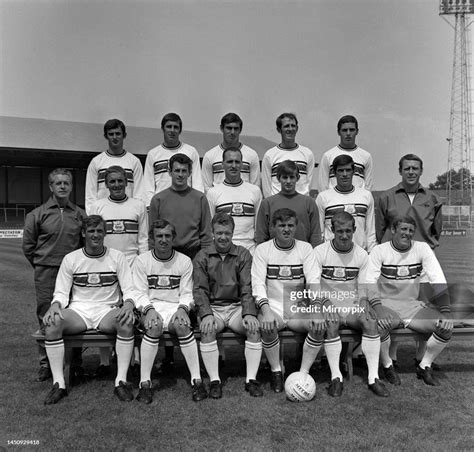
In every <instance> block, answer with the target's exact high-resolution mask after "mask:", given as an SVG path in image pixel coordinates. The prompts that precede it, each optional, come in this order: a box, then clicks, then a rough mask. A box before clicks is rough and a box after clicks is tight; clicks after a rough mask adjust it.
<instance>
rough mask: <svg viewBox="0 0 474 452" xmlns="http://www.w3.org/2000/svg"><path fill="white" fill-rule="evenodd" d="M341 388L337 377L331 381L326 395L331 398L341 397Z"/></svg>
mask: <svg viewBox="0 0 474 452" xmlns="http://www.w3.org/2000/svg"><path fill="white" fill-rule="evenodd" d="M343 387H344V386H343V384H342V381H341V379H340V378H339V377H337V378H335V379H334V380H331V384H330V385H329V388H328V394H329V395H330V396H331V397H341V395H342V389H343Z"/></svg>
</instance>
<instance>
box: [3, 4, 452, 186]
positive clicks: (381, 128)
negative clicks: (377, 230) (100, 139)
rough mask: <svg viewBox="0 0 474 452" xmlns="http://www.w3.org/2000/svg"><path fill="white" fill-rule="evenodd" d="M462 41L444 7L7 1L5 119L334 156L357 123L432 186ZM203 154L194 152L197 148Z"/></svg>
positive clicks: (369, 141)
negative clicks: (118, 126)
mask: <svg viewBox="0 0 474 452" xmlns="http://www.w3.org/2000/svg"><path fill="white" fill-rule="evenodd" d="M453 42H454V30H453V29H452V28H451V27H450V26H449V25H448V24H447V23H446V22H445V21H444V20H443V19H442V18H441V17H440V16H439V15H438V1H437V0H399V1H395V0H304V1H303V0H301V1H297V0H293V1H290V0H253V1H250V0H220V1H218V0H194V1H192V0H155V1H151V0H148V1H145V0H134V1H132V0H110V1H104V0H35V1H31V0H0V52H1V53H0V58H1V69H0V71H1V72H0V115H3V116H17V117H28V118H45V119H57V120H67V121H79V122H97V123H103V122H105V121H106V120H107V119H109V118H111V117H118V118H120V119H122V120H123V121H124V122H125V123H126V124H128V125H133V126H143V127H159V122H160V119H161V117H162V116H163V115H164V114H165V113H167V112H169V111H176V112H178V113H179V114H180V115H181V117H182V118H183V123H184V124H183V125H184V129H186V130H193V131H204V132H218V131H219V123H220V118H221V117H222V116H223V115H224V114H225V113H227V112H229V111H234V112H237V113H238V114H239V115H240V116H241V117H242V119H243V121H244V130H243V133H244V134H249V135H260V136H263V137H265V138H267V139H270V140H273V141H275V142H279V138H280V137H279V135H278V133H277V131H276V127H275V119H276V117H277V116H278V115H279V114H280V113H282V112H284V111H290V112H294V113H296V114H297V116H298V120H299V133H298V136H297V141H298V142H299V143H300V144H302V145H305V146H308V147H309V148H310V149H312V150H313V152H314V154H315V155H316V160H317V161H318V160H319V158H320V156H321V155H322V153H324V152H325V151H326V150H328V149H329V148H331V147H333V146H334V145H336V144H337V143H338V136H337V133H336V124H337V121H338V119H339V118H340V117H341V116H343V115H345V114H353V115H355V116H356V117H357V118H358V120H359V130H360V131H359V136H358V140H357V143H358V144H359V146H361V147H362V148H364V149H366V150H367V151H369V152H370V153H371V154H372V156H373V158H374V164H375V172H376V177H375V189H378V190H381V189H385V188H389V187H390V186H393V185H395V184H396V183H397V182H398V181H399V179H400V176H399V174H398V160H399V158H400V157H401V156H402V155H404V154H406V153H415V154H418V155H420V157H422V159H423V160H424V162H425V170H424V175H423V177H422V183H424V184H428V183H429V182H434V180H435V178H436V175H437V174H441V173H443V172H445V171H446V170H447V160H448V155H447V153H448V143H447V141H446V138H447V137H448V135H449V113H450V97H451V74H452V60H453ZM190 144H192V143H190Z"/></svg>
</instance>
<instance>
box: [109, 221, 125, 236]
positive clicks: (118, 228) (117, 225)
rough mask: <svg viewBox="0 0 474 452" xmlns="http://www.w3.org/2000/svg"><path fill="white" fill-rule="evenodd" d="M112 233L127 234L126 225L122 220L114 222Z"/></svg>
mask: <svg viewBox="0 0 474 452" xmlns="http://www.w3.org/2000/svg"><path fill="white" fill-rule="evenodd" d="M112 231H113V233H114V234H123V233H124V232H125V225H124V224H123V221H122V220H114V222H113V224H112Z"/></svg>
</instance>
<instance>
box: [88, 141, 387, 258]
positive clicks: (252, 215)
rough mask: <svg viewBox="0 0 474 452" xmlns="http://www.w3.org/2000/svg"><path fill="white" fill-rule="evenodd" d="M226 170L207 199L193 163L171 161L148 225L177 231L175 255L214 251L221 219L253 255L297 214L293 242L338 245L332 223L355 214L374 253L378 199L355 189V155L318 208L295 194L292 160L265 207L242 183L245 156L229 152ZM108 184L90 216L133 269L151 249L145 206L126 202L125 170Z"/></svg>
mask: <svg viewBox="0 0 474 452" xmlns="http://www.w3.org/2000/svg"><path fill="white" fill-rule="evenodd" d="M223 165H224V171H225V180H224V182H223V183H222V184H218V185H216V186H214V187H212V188H211V189H210V190H209V192H208V193H207V197H206V196H205V195H204V194H203V193H202V192H200V191H198V190H195V189H193V188H191V187H189V186H188V178H189V177H190V175H191V173H192V162H191V160H190V159H189V157H187V156H186V155H184V154H175V155H174V156H173V157H171V159H170V168H169V173H170V176H171V187H169V188H167V189H165V190H163V191H161V192H160V193H158V194H156V195H155V196H154V197H153V198H152V200H151V203H150V208H149V223H150V224H151V223H152V222H153V221H154V220H155V219H157V218H167V219H169V220H170V221H172V222H173V223H174V224H175V227H176V229H177V239H176V242H175V247H176V249H177V250H178V251H180V252H183V253H184V254H186V255H188V256H190V257H191V258H193V257H194V256H195V254H196V252H197V251H198V250H199V249H200V248H205V247H206V246H208V245H209V243H210V241H211V232H210V220H211V217H212V216H214V215H215V214H216V213H219V212H225V213H228V214H229V215H231V216H232V217H233V219H234V221H235V224H236V228H235V232H234V242H235V243H236V244H238V245H242V246H244V247H245V248H247V249H248V250H249V251H250V252H251V253H252V254H253V252H254V249H255V246H256V245H257V244H260V243H263V242H265V241H267V240H268V239H270V238H272V237H273V231H272V227H271V217H272V215H273V213H274V212H275V211H276V210H278V209H281V208H291V209H292V210H294V211H295V212H296V214H297V217H298V220H299V221H298V226H297V230H296V236H295V237H296V238H297V239H298V240H303V241H306V242H308V243H310V244H311V245H312V246H313V247H315V246H317V245H319V244H320V243H321V242H322V241H328V240H331V239H332V238H333V233H332V231H331V218H332V217H333V216H334V214H335V213H337V212H341V211H347V212H349V213H350V214H351V215H352V216H353V217H354V219H355V222H356V232H355V236H354V241H355V243H357V244H358V245H359V246H361V247H362V248H364V249H365V250H367V251H368V252H370V251H371V250H372V248H373V247H374V246H375V245H376V234H375V215H374V200H373V197H372V194H371V193H370V192H369V191H368V190H365V189H364V188H361V187H354V186H353V185H352V177H353V174H354V162H353V161H352V158H351V157H350V156H347V155H341V156H339V157H336V159H335V160H334V167H335V172H336V178H337V185H336V187H334V188H331V189H329V190H326V191H324V192H322V193H321V194H320V195H318V197H317V198H316V202H315V201H314V199H312V198H311V197H309V196H305V195H302V194H300V193H298V192H297V191H296V184H297V181H298V179H299V177H300V176H299V169H298V166H297V165H296V163H295V162H293V161H291V160H286V161H284V162H282V163H281V164H280V165H279V167H278V171H277V177H278V180H279V182H280V185H281V190H280V192H279V193H277V194H276V195H273V196H270V197H269V198H265V199H264V200H262V196H261V192H260V190H259V188H258V187H257V186H255V185H253V184H250V183H247V182H244V181H243V180H242V179H241V167H242V155H241V152H240V150H238V149H228V150H226V151H225V152H224V155H223ZM105 183H106V187H107V188H108V190H109V192H110V195H109V197H107V198H103V199H100V200H98V201H96V202H95V203H94V204H93V205H92V206H91V208H90V209H89V212H88V213H89V214H98V215H101V216H102V217H103V218H104V219H105V220H106V221H107V234H108V236H107V238H106V245H108V246H111V247H113V248H117V249H119V250H121V251H123V252H124V253H125V254H126V255H127V257H128V258H129V260H130V262H132V261H133V259H134V258H135V256H136V255H137V254H140V253H142V252H144V251H146V250H148V243H147V242H148V237H147V229H148V228H147V215H146V211H145V207H144V205H143V203H142V202H141V201H139V200H137V199H133V198H128V197H127V196H126V186H127V177H126V173H125V171H124V169H123V168H121V167H118V166H112V167H110V168H108V169H107V170H106V173H105ZM382 235H383V234H382ZM151 245H152V244H151Z"/></svg>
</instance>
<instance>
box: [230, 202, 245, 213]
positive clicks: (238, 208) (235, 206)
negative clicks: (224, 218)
mask: <svg viewBox="0 0 474 452" xmlns="http://www.w3.org/2000/svg"><path fill="white" fill-rule="evenodd" d="M243 214H244V205H243V203H241V202H233V203H232V215H243Z"/></svg>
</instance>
